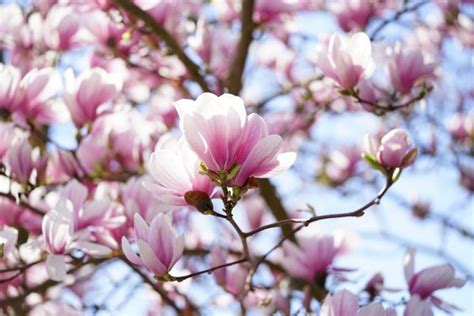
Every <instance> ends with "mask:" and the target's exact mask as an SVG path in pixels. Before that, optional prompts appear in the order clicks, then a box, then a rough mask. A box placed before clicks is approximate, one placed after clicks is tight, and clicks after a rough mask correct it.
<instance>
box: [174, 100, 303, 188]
mask: <svg viewBox="0 0 474 316" xmlns="http://www.w3.org/2000/svg"><path fill="white" fill-rule="evenodd" d="M175 106H176V109H177V110H178V114H179V117H180V119H181V125H180V126H181V130H182V131H183V134H184V138H185V139H186V141H187V143H188V144H189V147H190V148H191V149H192V150H193V151H194V152H195V153H196V155H197V156H198V157H199V159H200V160H201V161H202V162H203V163H204V164H205V165H206V167H207V168H208V169H209V170H212V171H216V172H218V171H222V170H223V171H230V170H231V168H232V167H234V166H235V165H239V166H241V168H240V171H239V172H238V174H237V176H236V177H235V179H234V180H233V184H234V185H238V186H242V185H245V184H246V182H247V181H248V180H249V179H250V178H252V177H253V178H268V177H271V176H275V175H277V174H279V173H281V172H283V171H285V170H287V169H288V168H289V167H291V165H292V164H293V163H294V161H295V159H296V154H295V153H292V152H286V153H280V148H281V146H282V143H283V141H282V138H281V137H280V136H279V135H275V134H273V135H269V134H268V130H267V125H266V123H265V121H264V120H263V119H262V117H260V116H259V115H257V114H250V115H247V113H246V111H245V105H244V103H243V100H242V99H241V98H239V97H237V96H234V95H231V94H223V95H221V96H220V97H218V96H216V95H214V94H211V93H203V94H202V95H200V96H199V97H198V98H197V99H196V101H193V100H180V101H177V102H176V103H175Z"/></svg>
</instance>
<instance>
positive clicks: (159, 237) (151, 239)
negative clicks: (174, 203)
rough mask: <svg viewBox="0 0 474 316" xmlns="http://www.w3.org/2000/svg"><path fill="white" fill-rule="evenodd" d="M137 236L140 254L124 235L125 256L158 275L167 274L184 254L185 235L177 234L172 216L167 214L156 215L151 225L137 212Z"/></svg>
mask: <svg viewBox="0 0 474 316" xmlns="http://www.w3.org/2000/svg"><path fill="white" fill-rule="evenodd" d="M135 237H136V241H137V246H138V255H139V256H138V255H137V254H136V253H135V252H134V251H133V249H132V246H131V245H130V243H129V241H128V240H127V238H125V236H123V237H122V250H123V253H124V255H125V257H127V259H128V260H129V261H130V262H131V263H133V264H136V265H140V266H145V267H146V268H147V269H149V270H150V271H152V272H153V273H154V274H155V275H157V276H165V275H167V274H168V272H169V271H170V270H171V268H173V266H174V264H175V263H176V261H178V259H179V258H180V257H181V255H182V254H183V250H184V237H183V235H181V236H179V237H178V236H177V235H176V232H175V230H174V229H173V227H172V223H171V217H169V216H168V215H166V214H163V213H161V214H158V215H156V216H155V218H154V219H153V220H152V221H151V224H150V226H148V225H147V223H146V222H145V220H144V219H143V218H142V217H141V216H140V215H139V214H135Z"/></svg>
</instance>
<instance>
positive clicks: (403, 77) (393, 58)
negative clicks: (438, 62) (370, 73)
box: [387, 43, 435, 93]
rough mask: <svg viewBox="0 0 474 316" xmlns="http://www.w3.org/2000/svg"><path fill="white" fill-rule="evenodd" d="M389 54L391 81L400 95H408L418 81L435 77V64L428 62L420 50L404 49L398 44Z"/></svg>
mask: <svg viewBox="0 0 474 316" xmlns="http://www.w3.org/2000/svg"><path fill="white" fill-rule="evenodd" d="M387 54H388V56H389V58H390V59H389V62H388V71H389V73H390V79H391V81H392V84H393V85H394V87H395V89H396V90H397V91H398V92H400V93H408V92H410V91H411V89H412V88H413V87H414V86H415V84H416V83H417V82H418V81H420V80H422V79H425V78H430V77H433V76H434V69H435V64H434V63H432V62H428V61H426V60H425V58H424V57H423V53H422V52H421V51H420V50H414V49H402V48H401V45H400V44H399V43H398V44H397V45H396V46H395V48H393V49H389V50H388V52H387Z"/></svg>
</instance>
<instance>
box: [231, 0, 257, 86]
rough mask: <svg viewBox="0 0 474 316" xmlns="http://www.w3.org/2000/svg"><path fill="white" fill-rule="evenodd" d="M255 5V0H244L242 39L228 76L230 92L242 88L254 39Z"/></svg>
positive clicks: (241, 23)
mask: <svg viewBox="0 0 474 316" xmlns="http://www.w3.org/2000/svg"><path fill="white" fill-rule="evenodd" d="M254 7H255V0H243V1H242V12H241V13H240V25H241V26H240V27H241V35H240V41H239V45H238V47H237V51H236V54H235V56H234V60H233V62H232V70H231V72H230V74H229V76H228V78H227V89H229V92H230V93H232V94H235V95H238V94H239V93H240V90H241V89H242V74H243V72H244V69H245V62H246V61H247V56H248V53H249V48H250V44H251V43H252V40H253V31H254V29H255V27H256V24H255V22H254V21H253V10H254Z"/></svg>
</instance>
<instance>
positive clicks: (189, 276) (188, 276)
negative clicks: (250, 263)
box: [173, 257, 248, 282]
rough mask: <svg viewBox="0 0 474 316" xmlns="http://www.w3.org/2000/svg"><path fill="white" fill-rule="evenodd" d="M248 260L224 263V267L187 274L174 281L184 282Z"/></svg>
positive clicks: (175, 278)
mask: <svg viewBox="0 0 474 316" xmlns="http://www.w3.org/2000/svg"><path fill="white" fill-rule="evenodd" d="M247 260H248V259H247V258H245V257H244V258H242V259H239V260H237V261H233V262H228V263H224V264H222V265H219V266H215V267H212V268H209V269H207V270H202V271H199V272H195V273H191V274H187V275H183V276H179V277H173V279H174V281H178V282H182V281H184V280H186V279H189V278H192V277H195V276H198V275H201V274H205V273H211V272H212V271H215V270H219V269H222V268H225V267H229V266H233V265H235V264H239V263H243V262H245V261H247Z"/></svg>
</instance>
